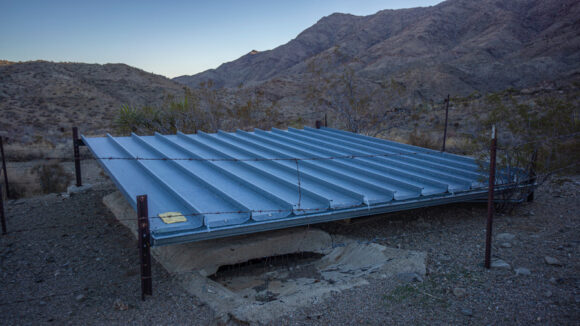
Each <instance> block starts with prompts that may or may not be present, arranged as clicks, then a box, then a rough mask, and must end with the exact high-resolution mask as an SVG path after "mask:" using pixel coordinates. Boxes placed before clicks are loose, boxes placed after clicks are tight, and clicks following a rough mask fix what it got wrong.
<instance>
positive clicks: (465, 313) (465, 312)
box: [461, 308, 473, 317]
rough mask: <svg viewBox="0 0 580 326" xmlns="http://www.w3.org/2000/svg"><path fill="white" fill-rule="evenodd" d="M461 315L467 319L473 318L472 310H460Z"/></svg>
mask: <svg viewBox="0 0 580 326" xmlns="http://www.w3.org/2000/svg"><path fill="white" fill-rule="evenodd" d="M461 313H462V314H464V315H465V316H468V317H471V316H473V310H471V309H469V308H463V309H461Z"/></svg>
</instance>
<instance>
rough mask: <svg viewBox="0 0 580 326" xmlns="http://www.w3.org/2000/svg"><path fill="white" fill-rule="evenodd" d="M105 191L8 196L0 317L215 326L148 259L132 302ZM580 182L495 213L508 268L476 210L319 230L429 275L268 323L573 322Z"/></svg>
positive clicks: (127, 247) (123, 240)
mask: <svg viewBox="0 0 580 326" xmlns="http://www.w3.org/2000/svg"><path fill="white" fill-rule="evenodd" d="M113 189H114V187H113V186H112V184H111V183H102V184H99V185H96V186H95V187H93V189H92V190H91V191H89V192H87V193H84V194H76V195H73V196H71V197H67V196H61V195H56V194H53V195H47V196H42V197H35V198H30V199H20V200H10V201H7V202H6V213H7V219H8V228H9V231H10V232H9V233H8V234H7V235H4V236H1V237H0V275H1V278H0V288H1V289H2V290H1V292H0V324H2V325H38V324H58V325H61V324H73V325H78V324H82V325H102V324H107V325H115V324H119V325H141V324H149V325H151V324H153V325H208V324H212V323H214V320H215V318H214V317H215V314H214V312H213V311H212V310H211V309H210V308H208V307H207V306H206V305H204V304H203V303H202V302H200V301H199V300H198V299H197V298H195V297H192V296H191V295H189V294H188V293H187V292H185V291H184V290H183V289H182V288H181V287H180V286H179V285H178V284H177V281H175V280H174V279H173V278H172V277H171V276H170V275H168V274H167V272H166V271H165V270H163V268H162V267H161V266H160V265H159V264H157V263H154V265H153V276H154V280H153V287H154V289H153V290H154V296H153V297H148V298H147V299H146V301H141V297H140V283H139V279H138V278H139V262H138V257H137V249H136V241H135V240H134V239H133V238H132V236H131V234H130V233H129V231H128V230H126V229H125V228H124V227H123V226H121V225H120V224H119V223H118V222H117V221H116V220H115V218H114V217H113V216H112V214H111V213H110V212H109V211H108V210H107V209H106V208H105V207H104V206H103V204H102V203H101V199H102V197H103V196H104V195H106V194H108V193H110V192H111V191H112V190H113ZM579 189H580V177H573V178H569V179H567V181H565V182H562V181H561V180H560V182H552V183H550V184H548V185H545V186H544V187H542V188H541V189H540V190H539V191H538V192H537V193H536V200H535V201H534V202H533V203H525V204H523V205H521V206H519V207H517V208H516V209H515V210H514V211H513V212H512V213H511V214H497V215H496V218H495V224H494V234H495V240H494V246H493V256H494V257H495V258H500V259H501V260H503V261H504V262H506V263H507V264H509V265H510V266H509V267H508V268H494V269H491V270H487V269H485V268H484V267H483V255H484V241H485V218H486V207H485V205H477V204H461V205H449V206H443V207H436V208H429V209H420V210H414V211H409V212H404V213H396V214H390V215H386V216H379V217H371V218H364V219H357V220H353V223H351V224H350V225H343V224H339V223H328V224H323V225H319V226H317V227H320V228H322V229H324V230H325V231H327V232H330V233H331V234H343V235H348V236H350V237H353V238H355V239H359V240H362V241H374V242H377V243H380V244H384V245H387V246H393V247H400V248H404V249H413V250H420V251H425V252H427V253H428V256H429V258H428V273H427V275H426V276H425V277H424V278H423V279H422V280H415V281H412V282H410V283H401V282H400V281H396V280H393V279H390V280H389V279H387V280H375V281H370V285H368V286H363V287H358V288H355V289H351V290H347V291H343V292H341V293H335V294H333V295H332V296H331V297H329V298H326V299H320V300H315V301H314V302H312V304H311V305H310V306H309V307H308V308H305V309H302V310H299V311H295V312H294V313H292V314H291V315H288V316H285V317H283V318H281V319H279V320H277V321H275V322H273V323H272V325H310V324H314V325H367V324H368V325H385V324H402V325H405V324H412V325H422V324H425V325H433V324H435V325H442V324H444V325H448V324H474V325H480V324H484V325H504V324H521V325H530V324H538V325H545V324H549V325H580V322H579V321H580V260H579V251H580V232H579V231H580V212H579V208H580V201H579V200H578V194H579V191H578V190H579ZM551 258H554V259H555V260H554V261H552V259H551ZM230 324H233V325H235V324H237V323H236V322H234V321H231V322H230Z"/></svg>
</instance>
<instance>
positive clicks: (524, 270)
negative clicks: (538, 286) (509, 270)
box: [514, 267, 532, 276]
mask: <svg viewBox="0 0 580 326" xmlns="http://www.w3.org/2000/svg"><path fill="white" fill-rule="evenodd" d="M514 271H515V272H516V275H525V276H528V275H531V274H532V272H530V270H529V269H527V268H525V267H518V268H516V269H515V270H514Z"/></svg>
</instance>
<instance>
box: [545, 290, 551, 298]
mask: <svg viewBox="0 0 580 326" xmlns="http://www.w3.org/2000/svg"><path fill="white" fill-rule="evenodd" d="M544 296H545V297H546V298H549V297H551V296H552V291H550V290H548V291H546V292H544Z"/></svg>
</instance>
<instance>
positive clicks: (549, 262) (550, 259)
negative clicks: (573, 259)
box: [544, 256, 562, 266]
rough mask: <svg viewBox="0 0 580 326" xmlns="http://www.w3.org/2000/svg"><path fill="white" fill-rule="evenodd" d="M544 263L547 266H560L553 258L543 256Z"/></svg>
mask: <svg viewBox="0 0 580 326" xmlns="http://www.w3.org/2000/svg"><path fill="white" fill-rule="evenodd" d="M544 261H545V262H546V264H548V265H554V266H562V263H560V261H559V260H558V259H556V258H554V257H550V256H545V257H544Z"/></svg>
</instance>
